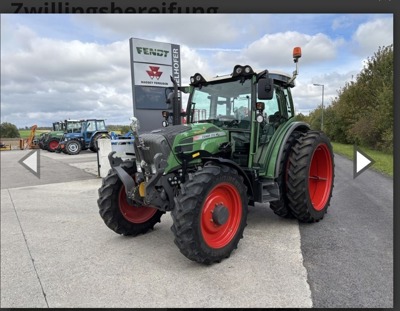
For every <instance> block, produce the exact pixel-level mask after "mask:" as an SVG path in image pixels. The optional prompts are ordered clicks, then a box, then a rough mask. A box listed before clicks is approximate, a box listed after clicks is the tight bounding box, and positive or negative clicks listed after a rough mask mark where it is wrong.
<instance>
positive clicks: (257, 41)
mask: <svg viewBox="0 0 400 311" xmlns="http://www.w3.org/2000/svg"><path fill="white" fill-rule="evenodd" d="M131 37H133V38H139V39H146V40H152V41H159V42H167V43H173V44H178V45H180V48H181V67H182V69H181V70H182V85H187V84H188V83H189V78H190V76H192V75H193V74H194V73H197V72H199V73H201V74H202V75H203V76H216V75H222V74H228V73H231V72H232V70H233V67H234V66H235V65H236V64H241V65H250V66H252V67H253V68H256V69H268V70H270V71H271V70H279V71H284V72H287V73H288V74H292V72H293V71H294V70H295V65H294V62H293V58H292V51H293V48H294V47H295V46H300V47H301V48H302V57H301V59H300V60H299V67H298V72H299V75H298V76H297V79H296V86H295V88H293V90H292V93H293V97H294V102H295V111H296V113H303V114H308V113H309V112H310V111H312V110H313V109H315V108H316V107H317V106H319V105H321V101H322V88H321V87H318V86H314V85H313V84H323V85H324V104H325V105H329V104H331V102H332V100H333V99H334V98H335V97H336V96H337V94H338V91H339V90H340V89H341V88H343V87H344V86H345V84H346V82H350V81H352V80H354V79H355V78H356V76H357V74H358V73H359V72H360V71H361V70H362V68H363V66H364V64H365V62H366V61H367V59H368V58H369V57H372V56H373V55H374V53H375V52H377V51H378V48H379V47H380V46H388V45H390V44H393V15H392V14H364V13H363V14H175V15H170V14H154V15H152V14H134V15H133V14H10V15H9V14H2V15H1V122H11V123H13V124H15V125H17V127H25V126H28V127H31V126H32V125H34V124H36V125H38V126H51V124H52V122H55V121H59V120H64V119H68V118H71V119H84V118H93V117H94V118H105V119H106V123H107V124H124V125H128V124H129V123H130V121H129V118H130V117H131V116H132V84H131V66H130V55H129V38H131ZM183 106H186V104H185V103H184V104H183ZM160 119H161V118H160ZM160 122H161V121H160Z"/></svg>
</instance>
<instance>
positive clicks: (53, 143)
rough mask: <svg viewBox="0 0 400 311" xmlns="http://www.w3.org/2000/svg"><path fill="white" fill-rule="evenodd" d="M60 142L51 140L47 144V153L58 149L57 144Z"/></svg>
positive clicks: (55, 139) (54, 139)
mask: <svg viewBox="0 0 400 311" xmlns="http://www.w3.org/2000/svg"><path fill="white" fill-rule="evenodd" d="M59 142H60V140H59V139H57V138H52V139H50V140H49V141H48V143H47V151H49V152H55V151H56V150H57V147H58V143H59Z"/></svg>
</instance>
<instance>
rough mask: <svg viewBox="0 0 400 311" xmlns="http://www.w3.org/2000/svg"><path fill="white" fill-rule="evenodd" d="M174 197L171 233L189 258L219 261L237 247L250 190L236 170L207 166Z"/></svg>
mask: <svg viewBox="0 0 400 311" xmlns="http://www.w3.org/2000/svg"><path fill="white" fill-rule="evenodd" d="M183 188H184V189H185V190H184V193H181V194H180V195H178V196H177V197H176V198H175V208H174V209H173V210H172V213H171V215H172V219H173V225H172V227H171V229H172V232H173V233H174V235H175V244H176V245H177V246H178V248H179V249H180V251H181V253H182V254H183V255H185V256H186V257H187V258H189V259H191V260H193V261H197V262H199V263H204V264H211V263H214V262H220V261H221V260H222V259H224V258H227V257H229V256H230V254H231V252H232V251H233V250H234V249H236V248H237V245H238V243H239V240H240V239H241V238H242V237H243V231H244V228H245V226H246V219H247V193H246V187H245V185H244V184H243V179H242V177H241V176H239V175H238V173H237V171H235V170H233V169H231V168H229V167H226V166H217V165H206V166H204V167H203V169H202V170H199V171H198V172H196V173H195V174H194V176H193V178H192V179H191V180H189V181H187V182H186V183H185V184H184V185H183Z"/></svg>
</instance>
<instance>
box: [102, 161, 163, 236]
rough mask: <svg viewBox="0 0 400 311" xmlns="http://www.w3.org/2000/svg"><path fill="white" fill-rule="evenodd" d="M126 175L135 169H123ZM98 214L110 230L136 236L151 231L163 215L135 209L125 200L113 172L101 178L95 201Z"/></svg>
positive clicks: (150, 209)
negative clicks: (97, 196)
mask: <svg viewBox="0 0 400 311" xmlns="http://www.w3.org/2000/svg"><path fill="white" fill-rule="evenodd" d="M125 170H126V171H127V173H128V174H130V175H133V174H135V173H136V167H129V168H127V167H125ZM97 204H98V206H99V213H100V216H101V218H102V219H103V221H104V223H105V224H106V225H107V227H109V228H110V229H111V230H113V231H115V232H116V233H118V234H122V235H133V236H136V235H138V234H141V233H146V232H147V231H148V230H150V229H153V227H154V225H155V224H156V223H158V222H160V219H161V216H162V215H163V214H164V213H165V212H162V211H159V210H157V209H155V208H151V207H146V206H144V207H135V206H131V205H129V204H128V202H127V200H126V194H125V187H124V185H123V183H122V182H121V180H120V179H119V177H118V175H117V174H116V173H115V172H114V170H112V169H111V170H110V171H109V172H108V175H107V176H106V177H105V178H103V181H102V185H101V187H100V189H99V198H98V200H97Z"/></svg>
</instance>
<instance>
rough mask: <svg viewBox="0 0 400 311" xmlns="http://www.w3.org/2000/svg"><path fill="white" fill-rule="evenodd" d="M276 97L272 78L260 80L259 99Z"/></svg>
mask: <svg viewBox="0 0 400 311" xmlns="http://www.w3.org/2000/svg"><path fill="white" fill-rule="evenodd" d="M273 97H274V81H273V79H271V78H261V79H260V80H258V99H267V100H269V99H272V98H273Z"/></svg>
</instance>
